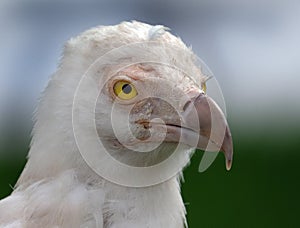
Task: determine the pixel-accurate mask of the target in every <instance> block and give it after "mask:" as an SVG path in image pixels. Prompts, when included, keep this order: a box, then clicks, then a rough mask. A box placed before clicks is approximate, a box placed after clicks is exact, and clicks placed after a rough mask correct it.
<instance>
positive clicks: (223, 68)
mask: <svg viewBox="0 0 300 228" xmlns="http://www.w3.org/2000/svg"><path fill="white" fill-rule="evenodd" d="M241 2H243V3H241ZM132 19H136V20H141V21H144V22H148V23H151V24H164V25H166V26H168V27H170V28H171V29H172V32H173V33H174V34H176V35H179V36H180V37H181V38H182V39H183V40H184V41H185V42H186V43H187V44H189V45H192V46H193V50H194V51H195V52H196V54H197V55H198V56H199V57H200V58H202V59H203V60H204V62H205V63H206V64H207V65H208V66H209V67H210V68H211V70H212V71H213V72H214V74H215V76H216V78H217V80H218V81H219V83H220V86H221V88H222V90H223V93H224V98H225V101H226V105H227V114H228V118H229V124H230V126H231V131H232V135H233V140H234V162H233V167H232V170H231V171H230V172H227V171H226V170H225V164H224V157H223V155H222V154H219V156H218V157H217V159H216V160H215V161H214V163H213V164H212V165H211V166H210V167H209V168H208V169H207V170H206V171H205V172H204V173H199V172H198V166H199V163H200V159H201V156H202V154H203V153H202V152H201V151H198V152H197V153H196V154H195V155H194V156H193V158H192V162H191V165H190V166H189V167H188V168H187V169H186V170H185V173H184V174H185V175H184V176H185V183H184V184H183V187H182V191H183V197H184V200H185V202H186V208H187V212H188V223H189V227H191V228H196V227H200V226H201V227H300V221H299V220H300V219H299V215H300V181H299V180H300V171H299V168H300V153H299V152H298V151H299V148H300V119H299V116H300V105H299V100H300V90H299V85H300V77H299V75H300V68H299V59H300V44H299V40H300V27H299V21H300V3H298V2H296V1H256V0H255V1H240V2H239V3H238V2H237V1H233V0H230V1H226V3H221V2H220V1H185V2H183V1H179V0H175V1H164V2H162V1H157V0H155V1H136V0H128V1H120V0H114V1H94V0H87V1H77V0H74V1H72V4H71V2H70V1H68V0H65V1H34V0H28V1H17V0H13V1H6V0H3V1H1V3H0V29H1V31H2V33H1V35H0V50H1V52H0V63H1V67H0V198H3V197H5V196H8V195H9V194H10V193H11V191H12V187H13V186H14V184H15V182H16V180H17V178H18V176H19V175H20V172H21V171H22V169H23V167H24V165H25V163H26V156H27V152H28V150H29V143H30V131H31V128H32V124H33V123H32V120H31V115H32V112H33V111H34V109H35V106H36V104H37V100H38V96H39V94H40V92H41V91H42V90H43V88H44V87H45V85H46V83H47V80H48V78H49V75H51V73H53V72H54V71H55V69H56V64H57V62H58V59H59V55H60V53H61V48H62V45H63V43H64V42H65V41H66V40H67V39H68V38H70V37H71V36H74V35H76V34H78V33H79V32H82V31H83V30H85V29H88V28H90V27H92V26H96V25H99V24H103V25H108V24H116V23H119V22H120V21H123V20H132ZM208 91H209V87H208Z"/></svg>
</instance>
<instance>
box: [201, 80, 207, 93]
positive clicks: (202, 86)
mask: <svg viewBox="0 0 300 228" xmlns="http://www.w3.org/2000/svg"><path fill="white" fill-rule="evenodd" d="M201 89H202V90H203V91H204V93H206V83H205V82H203V83H202V85H201Z"/></svg>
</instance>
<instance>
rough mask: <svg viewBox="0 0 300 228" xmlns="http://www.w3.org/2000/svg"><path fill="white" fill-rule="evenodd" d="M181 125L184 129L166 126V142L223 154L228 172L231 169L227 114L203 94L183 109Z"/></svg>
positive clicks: (231, 151) (231, 152)
mask: <svg viewBox="0 0 300 228" xmlns="http://www.w3.org/2000/svg"><path fill="white" fill-rule="evenodd" d="M181 122H182V123H181V126H174V125H168V124H167V136H166V139H167V141H179V142H181V143H184V144H187V145H191V146H193V147H196V148H197V149H201V150H205V151H223V152H224V155H225V159H226V169H227V170H230V168H231V164H232V156H233V145H232V137H231V133H230V129H229V127H228V124H227V121H226V118H225V115H224V113H223V112H222V111H221V109H220V107H219V106H218V105H217V104H216V102H214V100H213V99H211V98H210V97H209V96H207V95H205V94H203V93H202V94H200V95H198V96H197V97H195V98H193V99H192V100H191V101H189V102H188V103H187V105H186V107H185V108H184V111H183V113H182V115H181ZM195 144H197V145H195Z"/></svg>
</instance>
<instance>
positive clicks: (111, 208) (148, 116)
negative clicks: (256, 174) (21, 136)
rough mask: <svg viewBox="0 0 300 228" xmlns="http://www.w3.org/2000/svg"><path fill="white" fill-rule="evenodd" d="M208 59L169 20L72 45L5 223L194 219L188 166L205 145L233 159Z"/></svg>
mask: <svg viewBox="0 0 300 228" xmlns="http://www.w3.org/2000/svg"><path fill="white" fill-rule="evenodd" d="M208 79H209V76H208V75H206V74H205V72H204V70H203V66H202V65H201V64H199V62H198V60H197V57H196V55H195V54H194V53H193V51H192V50H191V48H189V47H187V46H186V45H185V44H184V43H183V42H182V41H181V39H180V38H178V37H176V36H174V35H172V34H171V33H170V32H169V29H168V28H167V27H164V26H162V25H155V26H152V25H148V24H145V23H141V22H137V21H131V22H122V23H121V24H118V25H114V26H99V27H95V28H92V29H89V30H87V31H85V32H83V33H82V34H80V35H79V36H78V37H75V38H71V39H70V40H69V41H68V42H67V43H66V44H65V46H64V50H63V55H62V57H61V60H60V64H59V65H58V69H57V71H56V72H55V73H54V74H53V76H52V77H51V79H50V81H49V83H48V85H47V87H46V89H45V91H44V93H43V94H42V96H41V99H40V101H39V105H38V108H37V109H36V111H35V115H34V116H35V124H34V127H33V130H32V141H31V145H30V151H29V154H28V161H27V164H26V166H25V168H24V170H23V172H22V174H21V175H20V177H19V179H18V181H17V184H16V186H15V188H14V190H13V192H12V194H11V195H10V196H8V197H6V198H4V199H2V200H1V201H0V227H5V228H15V227H16V228H18V227H30V228H41V227H63V228H65V227H66V228H70V227H72V228H73V227H80V228H83V227H96V228H102V227H105V228H127V227H128V228H129V227H130V228H141V227H149V228H158V227H164V228H165V227H172V228H180V227H187V222H186V210H185V205H184V202H183V199H182V197H181V192H180V184H181V181H182V177H183V175H182V171H183V169H184V167H186V166H187V165H188V164H189V161H190V158H191V156H192V154H193V152H194V151H195V150H196V149H200V150H204V151H208V152H207V153H209V151H214V152H219V151H222V152H224V155H225V161H226V162H225V164H226V168H227V170H229V169H230V167H231V164H232V155H233V149H232V148H233V146H232V138H231V133H230V130H229V127H228V124H227V121H226V118H225V115H224V113H223V112H222V110H221V109H220V108H219V106H218V105H217V104H216V102H214V100H213V99H212V98H210V97H209V96H208V95H207V94H206V84H205V83H206V81H207V80H208Z"/></svg>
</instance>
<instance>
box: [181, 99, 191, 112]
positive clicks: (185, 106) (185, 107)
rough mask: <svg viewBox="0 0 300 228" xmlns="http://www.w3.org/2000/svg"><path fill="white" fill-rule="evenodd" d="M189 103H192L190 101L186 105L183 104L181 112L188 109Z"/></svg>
mask: <svg viewBox="0 0 300 228" xmlns="http://www.w3.org/2000/svg"><path fill="white" fill-rule="evenodd" d="M191 102H192V101H190V100H189V101H188V102H186V103H185V104H184V106H183V108H182V109H183V111H185V110H186V109H187V107H189V105H190V104H191Z"/></svg>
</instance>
